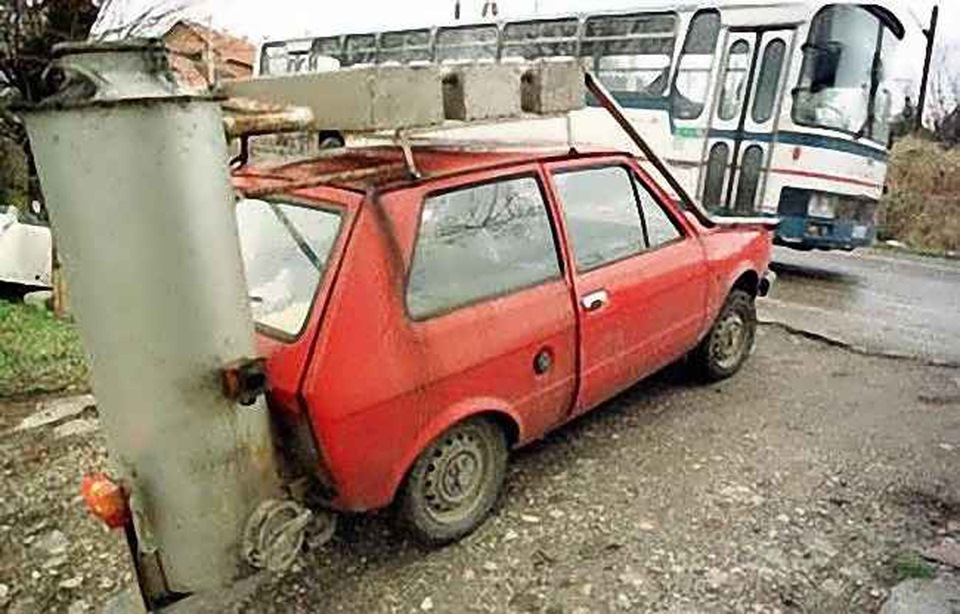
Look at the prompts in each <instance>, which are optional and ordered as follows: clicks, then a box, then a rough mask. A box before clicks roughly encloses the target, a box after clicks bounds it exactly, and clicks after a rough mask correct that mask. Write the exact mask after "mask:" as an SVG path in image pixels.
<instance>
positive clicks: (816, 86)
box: [810, 42, 843, 94]
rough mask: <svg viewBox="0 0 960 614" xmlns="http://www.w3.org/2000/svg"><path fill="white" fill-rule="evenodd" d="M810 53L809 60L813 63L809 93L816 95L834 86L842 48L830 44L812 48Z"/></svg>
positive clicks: (832, 43) (833, 43) (838, 44)
mask: <svg viewBox="0 0 960 614" xmlns="http://www.w3.org/2000/svg"><path fill="white" fill-rule="evenodd" d="M810 53H811V56H810V59H811V61H812V62H813V70H812V71H811V73H812V74H811V77H812V78H811V80H810V91H811V92H812V93H814V94H816V93H817V92H822V91H823V90H825V89H827V88H830V87H833V86H834V85H835V84H836V82H837V72H838V71H839V68H840V56H841V55H842V53H843V46H842V45H841V44H840V43H837V42H830V43H827V44H825V45H822V46H821V45H817V46H816V47H812V48H811V49H810Z"/></svg>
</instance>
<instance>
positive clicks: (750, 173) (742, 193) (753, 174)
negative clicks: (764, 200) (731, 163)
mask: <svg viewBox="0 0 960 614" xmlns="http://www.w3.org/2000/svg"><path fill="white" fill-rule="evenodd" d="M762 166H763V148H762V147H760V146H759V145H751V146H750V147H747V150H746V151H745V152H743V163H742V164H740V181H739V184H738V185H737V201H736V203H734V209H735V210H736V212H737V213H738V214H750V213H753V206H754V203H755V202H756V200H757V188H759V187H760V171H761V170H762V168H761V167H762Z"/></svg>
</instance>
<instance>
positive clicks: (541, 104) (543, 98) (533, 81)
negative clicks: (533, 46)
mask: <svg viewBox="0 0 960 614" xmlns="http://www.w3.org/2000/svg"><path fill="white" fill-rule="evenodd" d="M586 96H587V87H586V83H585V82H584V72H583V67H582V66H581V64H580V62H579V61H577V60H576V59H575V58H544V59H542V60H539V61H537V62H536V63H535V64H534V65H533V66H531V67H530V68H529V69H528V70H527V71H526V72H525V73H524V75H523V94H522V100H523V110H524V112H526V113H538V114H541V115H553V114H557V113H568V112H570V111H576V110H578V109H582V108H584V106H585V105H586Z"/></svg>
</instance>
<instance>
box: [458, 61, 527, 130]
mask: <svg viewBox="0 0 960 614" xmlns="http://www.w3.org/2000/svg"><path fill="white" fill-rule="evenodd" d="M444 70H445V73H444V76H443V102H444V113H445V115H446V118H447V119H451V120H461V121H477V120H485V119H498V118H504V117H517V116H518V115H520V114H521V113H522V105H521V96H520V91H521V85H520V81H521V78H522V76H523V65H522V64H513V63H502V64H496V63H479V62H478V63H469V64H466V63H465V64H444Z"/></svg>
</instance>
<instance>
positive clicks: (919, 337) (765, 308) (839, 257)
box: [760, 248, 960, 364]
mask: <svg viewBox="0 0 960 614" xmlns="http://www.w3.org/2000/svg"><path fill="white" fill-rule="evenodd" d="M774 270H775V271H776V272H777V274H778V275H779V276H780V279H779V285H778V287H777V288H776V290H775V292H774V293H773V296H771V297H770V299H769V300H767V301H762V304H761V308H760V317H761V319H762V320H764V321H768V322H778V323H781V324H786V325H788V326H790V327H791V328H793V329H796V330H802V331H804V332H807V333H812V334H815V335H820V336H823V337H826V338H829V339H832V340H835V341H838V342H841V343H844V344H848V345H850V346H853V347H855V348H857V349H861V350H865V351H868V352H871V353H881V354H890V355H904V356H911V357H920V358H923V359H925V360H929V361H933V362H938V363H949V364H960V262H958V261H950V260H940V259H933V258H922V257H910V256H902V255H894V254H891V253H886V252H882V251H877V250H862V251H858V252H854V253H852V254H847V253H842V252H829V253H824V252H810V253H803V252H796V251H792V250H788V249H782V248H778V249H777V250H776V252H775V254H774Z"/></svg>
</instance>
